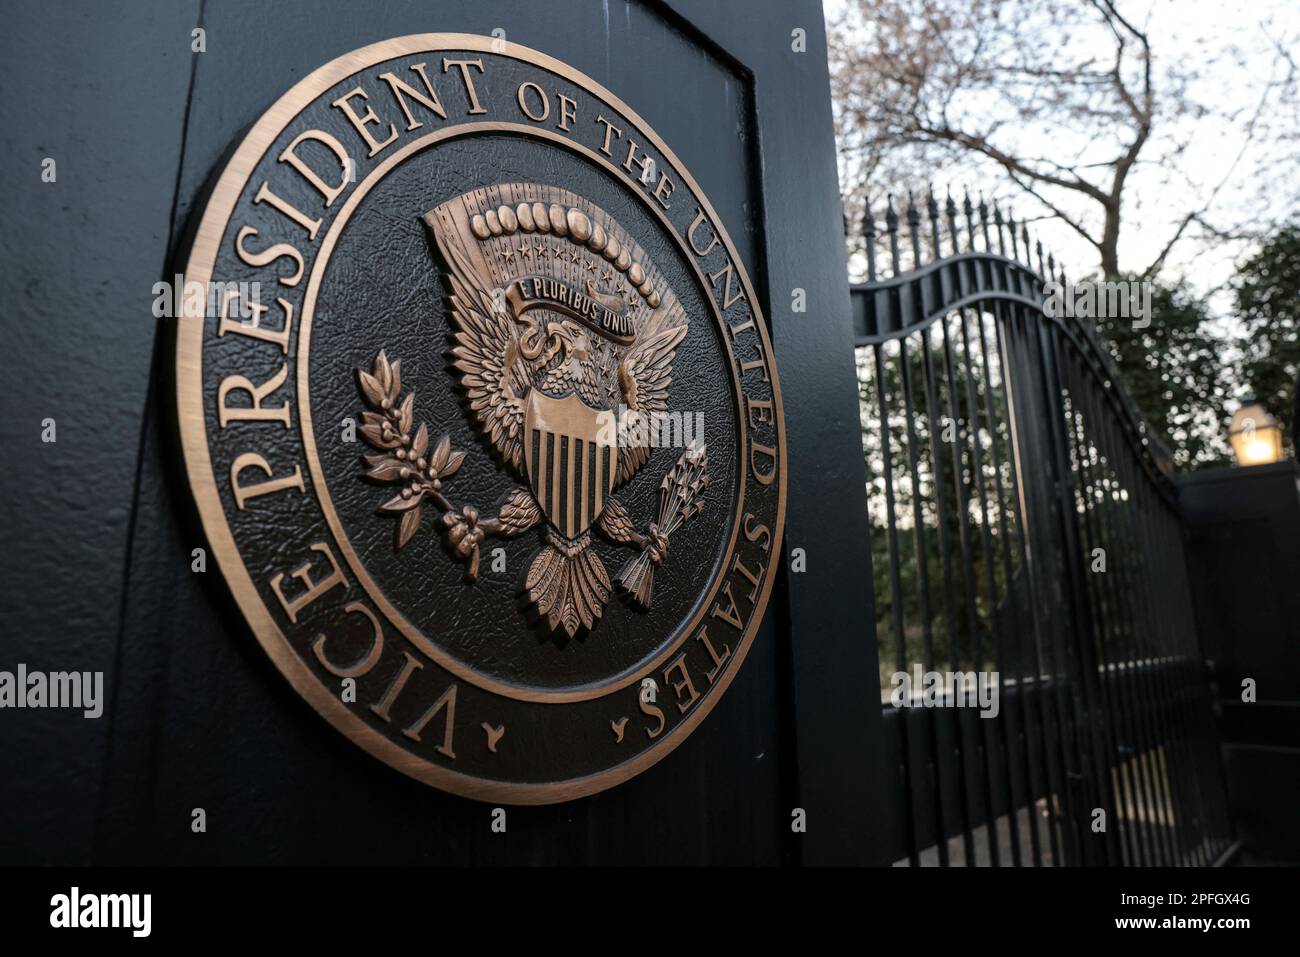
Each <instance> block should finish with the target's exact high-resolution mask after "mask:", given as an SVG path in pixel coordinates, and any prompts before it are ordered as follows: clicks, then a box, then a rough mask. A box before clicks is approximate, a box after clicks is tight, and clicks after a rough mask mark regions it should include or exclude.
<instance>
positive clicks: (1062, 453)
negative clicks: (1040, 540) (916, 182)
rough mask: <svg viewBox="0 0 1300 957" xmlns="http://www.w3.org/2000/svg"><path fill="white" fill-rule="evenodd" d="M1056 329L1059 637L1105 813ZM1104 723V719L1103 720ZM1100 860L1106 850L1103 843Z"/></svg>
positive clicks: (1093, 791) (1047, 370)
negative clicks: (1061, 577) (1063, 607)
mask: <svg viewBox="0 0 1300 957" xmlns="http://www.w3.org/2000/svg"><path fill="white" fill-rule="evenodd" d="M1024 238H1025V244H1026V247H1028V244H1029V231H1028V229H1025V230H1024ZM1054 336H1055V327H1054V326H1053V325H1051V324H1050V323H1049V322H1048V321H1046V319H1045V317H1041V316H1040V321H1039V323H1038V345H1039V356H1040V361H1041V362H1042V374H1043V393H1044V395H1043V397H1044V400H1045V404H1046V411H1047V417H1046V425H1047V441H1048V444H1049V447H1050V455H1051V458H1050V460H1049V461H1050V462H1051V463H1052V470H1053V478H1054V480H1055V483H1056V490H1055V491H1056V495H1055V505H1056V510H1057V514H1058V522H1059V529H1060V544H1061V549H1062V557H1063V559H1064V565H1065V574H1066V585H1067V590H1066V592H1065V598H1066V600H1067V602H1068V608H1069V624H1068V625H1067V627H1066V628H1065V630H1064V632H1063V637H1064V639H1065V655H1064V658H1065V664H1066V669H1067V681H1068V683H1069V695H1070V697H1069V700H1070V703H1071V706H1072V707H1073V716H1074V720H1075V729H1076V732H1077V733H1076V736H1075V746H1076V747H1077V748H1078V758H1079V771H1080V775H1081V778H1080V785H1081V790H1083V791H1084V792H1085V793H1087V795H1088V798H1087V799H1088V800H1089V801H1091V802H1093V803H1092V807H1093V808H1097V807H1100V808H1102V809H1103V810H1106V809H1107V808H1108V807H1109V805H1110V799H1109V792H1110V787H1109V784H1110V781H1109V775H1108V774H1107V775H1105V779H1106V780H1105V784H1106V786H1105V787H1102V780H1101V779H1102V777H1103V775H1102V773H1101V771H1100V770H1099V765H1098V763H1097V761H1096V757H1097V755H1096V752H1097V750H1098V746H1097V741H1096V740H1095V735H1096V724H1097V722H1094V721H1093V720H1091V719H1092V717H1093V714H1092V709H1091V708H1090V701H1089V699H1090V698H1091V695H1090V693H1089V691H1090V682H1089V672H1091V671H1092V670H1093V669H1092V666H1091V665H1090V663H1089V658H1090V657H1091V656H1090V651H1091V647H1092V637H1091V635H1092V622H1091V619H1090V617H1089V615H1088V607H1087V602H1086V600H1081V596H1082V595H1083V594H1084V593H1085V589H1086V588H1087V585H1086V583H1085V581H1084V577H1083V568H1082V567H1081V565H1080V550H1079V545H1078V527H1077V525H1076V522H1075V519H1076V515H1075V511H1074V487H1073V484H1074V483H1073V479H1074V476H1073V474H1072V473H1071V471H1070V467H1069V459H1068V452H1067V448H1066V444H1065V436H1064V428H1063V426H1064V421H1063V420H1064V415H1063V413H1062V411H1061V398H1062V392H1061V383H1060V379H1059V375H1058V370H1057V365H1056V340H1055V337H1054ZM1102 718H1103V720H1104V716H1102ZM1108 816H1111V817H1113V816H1114V814H1113V808H1111V809H1110V811H1109V814H1108ZM1089 819H1090V815H1088V816H1085V817H1080V818H1078V819H1077V820H1076V821H1075V827H1076V829H1077V830H1078V831H1079V833H1080V834H1081V835H1083V836H1087V835H1089V834H1091V833H1093V832H1092V830H1091V827H1090V820H1089ZM1084 846H1085V847H1087V848H1088V850H1089V852H1090V856H1091V855H1092V854H1096V849H1095V848H1094V846H1093V845H1092V844H1091V843H1085V845H1084ZM1101 850H1102V856H1101V860H1103V861H1104V859H1105V851H1106V848H1105V846H1104V844H1103V847H1102V849H1101Z"/></svg>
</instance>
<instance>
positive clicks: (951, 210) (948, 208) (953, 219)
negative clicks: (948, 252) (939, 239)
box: [943, 186, 961, 253]
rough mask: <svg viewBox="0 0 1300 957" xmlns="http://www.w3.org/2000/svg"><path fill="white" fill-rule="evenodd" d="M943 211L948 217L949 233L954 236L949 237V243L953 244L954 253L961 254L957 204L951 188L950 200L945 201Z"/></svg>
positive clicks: (949, 192) (949, 188) (949, 190)
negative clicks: (953, 198)
mask: <svg viewBox="0 0 1300 957" xmlns="http://www.w3.org/2000/svg"><path fill="white" fill-rule="evenodd" d="M943 211H944V213H945V214H946V215H947V217H948V232H950V233H951V234H952V235H951V236H950V237H949V242H951V243H952V251H953V252H954V253H959V252H961V242H960V236H961V233H960V232H959V231H958V229H957V204H956V203H954V202H953V200H952V187H951V186H949V187H948V198H947V199H946V200H945V201H944V204H943Z"/></svg>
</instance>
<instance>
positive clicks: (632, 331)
mask: <svg viewBox="0 0 1300 957" xmlns="http://www.w3.org/2000/svg"><path fill="white" fill-rule="evenodd" d="M506 302H507V303H508V304H509V306H510V314H511V315H512V316H514V317H515V318H516V319H518V318H520V317H521V316H522V315H523V314H524V313H525V312H527V311H528V310H530V309H539V308H541V309H551V310H553V311H555V312H559V313H562V314H563V315H566V316H568V317H569V318H571V319H575V320H577V321H578V322H580V323H582V324H583V325H585V326H586V327H587V328H589V329H591V330H593V331H594V332H596V333H599V334H600V335H602V336H604V337H605V338H606V339H610V340H612V341H614V342H617V343H618V344H619V345H624V346H627V345H631V344H632V342H633V341H634V340H635V339H636V327H635V326H634V325H633V323H632V315H631V310H630V309H629V308H628V305H627V303H625V302H624V301H623V300H622V299H620V298H619V297H618V296H612V295H609V294H607V293H602V292H600V291H599V290H598V289H596V287H595V285H594V284H593V283H591V282H590V281H588V282H587V291H586V292H582V291H581V290H579V289H577V288H576V287H574V286H573V285H571V284H569V283H568V282H565V281H564V280H563V279H555V278H552V277H550V276H523V277H521V278H519V279H516V280H514V281H513V282H511V283H510V285H509V286H508V287H507V288H506Z"/></svg>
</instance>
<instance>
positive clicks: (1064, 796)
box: [995, 234, 1077, 866]
mask: <svg viewBox="0 0 1300 957" xmlns="http://www.w3.org/2000/svg"><path fill="white" fill-rule="evenodd" d="M1000 238H1001V237H1000V234H999V239H1000ZM1009 281H1010V277H1009V273H1004V282H1007V283H1009ZM1007 312H1008V315H1007V322H1006V323H1005V325H1004V326H1003V327H1000V328H999V327H995V329H996V331H997V333H998V349H999V352H1000V354H1001V356H1002V368H1003V370H1004V373H1003V377H1004V379H1005V380H1006V381H1007V382H1008V386H1007V389H1006V394H1007V419H1008V423H1009V428H1008V432H1009V435H1010V438H1011V443H1012V463H1013V469H1012V483H1013V490H1014V493H1015V497H1016V502H1017V510H1016V518H1017V524H1018V525H1019V529H1020V535H1019V536H1018V539H1017V543H1018V547H1019V552H1020V562H1021V567H1022V568H1024V569H1025V572H1026V574H1027V577H1028V580H1029V588H1028V591H1027V595H1028V598H1029V602H1028V603H1029V608H1030V619H1031V621H1032V623H1033V637H1034V645H1033V647H1034V685H1035V694H1034V699H1035V701H1037V703H1038V710H1039V727H1040V729H1041V732H1040V735H1039V741H1040V744H1041V747H1042V751H1043V764H1044V767H1045V769H1046V771H1047V778H1048V783H1049V793H1048V794H1047V795H1046V798H1047V806H1048V809H1049V813H1050V818H1049V823H1048V838H1049V840H1050V846H1051V851H1052V861H1053V863H1054V864H1056V865H1058V866H1060V865H1061V864H1064V863H1068V862H1069V861H1068V860H1067V857H1068V858H1070V859H1073V858H1075V857H1076V856H1077V848H1076V845H1075V842H1074V841H1071V842H1070V844H1069V846H1068V847H1062V844H1061V837H1062V834H1063V832H1062V831H1061V830H1060V829H1059V815H1058V813H1057V811H1056V803H1057V801H1058V800H1059V801H1060V802H1062V803H1067V802H1068V801H1069V795H1068V788H1067V787H1066V782H1067V780H1068V774H1069V772H1068V767H1067V765H1066V758H1067V755H1066V746H1065V743H1066V736H1067V732H1066V728H1065V722H1064V718H1063V715H1062V714H1061V710H1060V703H1059V698H1058V697H1057V696H1054V695H1053V696H1051V700H1050V701H1049V694H1048V689H1047V687H1046V685H1045V684H1044V681H1043V673H1044V667H1045V665H1046V662H1045V661H1044V655H1043V649H1044V647H1045V646H1046V643H1047V641H1046V639H1047V636H1046V634H1045V625H1044V622H1043V620H1042V613H1041V610H1040V607H1039V602H1038V596H1039V595H1040V594H1041V593H1040V590H1039V589H1040V587H1041V575H1040V574H1039V571H1038V557H1037V546H1036V545H1034V544H1033V542H1032V541H1031V539H1032V538H1036V537H1037V536H1036V535H1035V533H1034V526H1033V523H1034V522H1035V521H1036V520H1037V511H1036V510H1035V513H1034V516H1033V517H1032V518H1031V516H1030V509H1029V498H1030V496H1031V494H1032V493H1031V491H1030V490H1029V489H1028V488H1027V487H1026V482H1025V474H1026V467H1025V463H1026V462H1027V461H1035V460H1036V456H1037V452H1038V450H1037V448H1036V446H1037V444H1038V443H1037V442H1036V439H1035V435H1034V433H1033V432H1032V431H1031V430H1030V428H1031V423H1033V422H1034V421H1035V419H1034V411H1033V410H1034V402H1033V393H1034V391H1035V390H1034V388H1033V386H1032V382H1033V375H1032V367H1030V366H1029V365H1028V362H1027V358H1028V357H1027V356H1025V355H1024V347H1023V343H1024V329H1023V328H1022V327H1023V326H1024V325H1026V323H1027V317H1026V310H1025V308H1024V307H1023V306H1021V305H1019V304H1011V303H1008V306H1007ZM1026 445H1028V446H1030V448H1028V449H1027V448H1026V447H1025V446H1026ZM1050 683H1051V684H1052V685H1053V686H1054V685H1055V684H1056V674H1055V670H1053V673H1052V675H1051V679H1050ZM1052 736H1054V737H1055V739H1056V747H1055V748H1053V747H1052V746H1051V744H1050V743H1049V737H1052ZM1065 833H1068V832H1065Z"/></svg>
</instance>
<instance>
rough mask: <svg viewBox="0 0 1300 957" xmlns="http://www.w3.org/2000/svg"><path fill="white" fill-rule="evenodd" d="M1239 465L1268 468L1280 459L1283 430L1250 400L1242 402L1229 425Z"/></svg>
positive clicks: (1229, 434) (1257, 404)
mask: <svg viewBox="0 0 1300 957" xmlns="http://www.w3.org/2000/svg"><path fill="white" fill-rule="evenodd" d="M1228 441H1229V442H1231V443H1232V454H1233V455H1234V456H1236V459H1237V464H1238V465H1268V464H1269V463H1270V462H1278V461H1281V459H1282V427H1281V426H1280V425H1278V422H1277V419H1275V418H1273V416H1271V415H1269V414H1268V411H1267V410H1266V409H1265V408H1264V407H1263V406H1262V405H1260V404H1259V403H1258V402H1256V401H1255V400H1254V399H1253V398H1252V399H1246V400H1244V401H1243V402H1242V405H1241V408H1239V409H1238V410H1237V411H1236V412H1234V413H1233V414H1232V422H1231V423H1230V424H1229V425H1228Z"/></svg>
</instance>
